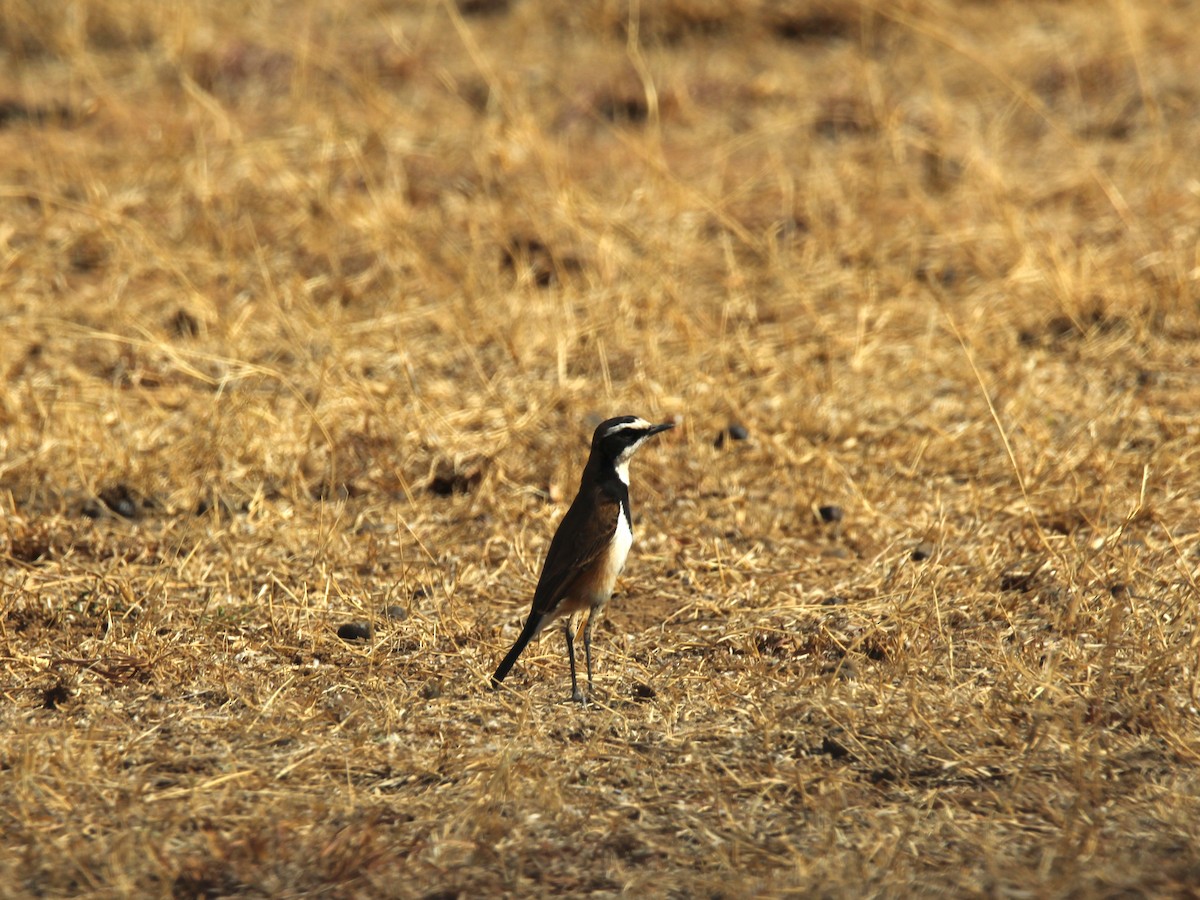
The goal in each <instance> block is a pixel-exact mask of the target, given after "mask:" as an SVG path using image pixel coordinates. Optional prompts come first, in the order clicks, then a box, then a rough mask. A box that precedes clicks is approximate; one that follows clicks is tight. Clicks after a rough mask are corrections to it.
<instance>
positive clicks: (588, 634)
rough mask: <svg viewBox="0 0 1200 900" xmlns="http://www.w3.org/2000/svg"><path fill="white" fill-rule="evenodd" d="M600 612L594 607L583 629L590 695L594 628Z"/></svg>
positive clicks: (589, 691) (590, 691)
mask: <svg viewBox="0 0 1200 900" xmlns="http://www.w3.org/2000/svg"><path fill="white" fill-rule="evenodd" d="M599 613H600V610H599V609H598V608H597V607H594V606H593V607H592V611H591V612H589V613H588V620H587V625H585V626H584V627H583V655H584V657H585V658H586V660H587V676H588V694H589V695H590V694H591V693H592V628H593V627H594V626H595V624H596V617H597V616H598V615H599Z"/></svg>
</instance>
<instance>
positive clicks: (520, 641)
mask: <svg viewBox="0 0 1200 900" xmlns="http://www.w3.org/2000/svg"><path fill="white" fill-rule="evenodd" d="M541 624H542V617H541V616H540V615H538V614H537V613H530V614H529V618H528V619H526V620H525V627H524V628H522V629H521V635H520V637H518V638H517V640H516V643H514V644H513V645H512V649H511V650H509V651H508V656H506V657H504V660H503V661H502V662H501V663H500V665H499V666H497V667H496V674H495V675H493V676H492V690H495V689H496V688H498V687H500V682H502V681H503V680H504V679H505V676H507V675H508V670H509V669H511V668H512V667H513V663H515V662H516V661H517V657H518V656H520V655H521V651H522V650H524V649H525V645H526V644H528V643H529V642H530V641H531V640H533V636H534V635H535V634H537V633H538V627H539V626H540V625H541Z"/></svg>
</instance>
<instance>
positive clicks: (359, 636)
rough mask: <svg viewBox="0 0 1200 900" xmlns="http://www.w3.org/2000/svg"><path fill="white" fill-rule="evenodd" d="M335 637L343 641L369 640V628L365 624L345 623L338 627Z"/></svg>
mask: <svg viewBox="0 0 1200 900" xmlns="http://www.w3.org/2000/svg"><path fill="white" fill-rule="evenodd" d="M337 636H338V637H340V638H341V639H342V640H343V641H366V640H370V638H371V626H370V625H368V624H367V623H366V622H347V623H345V624H344V625H339V626H338V630H337Z"/></svg>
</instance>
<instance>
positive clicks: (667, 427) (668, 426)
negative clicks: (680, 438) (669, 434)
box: [646, 422, 675, 437]
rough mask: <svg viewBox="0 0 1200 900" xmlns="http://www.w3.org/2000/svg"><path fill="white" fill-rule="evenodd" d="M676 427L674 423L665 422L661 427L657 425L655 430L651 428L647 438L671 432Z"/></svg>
mask: <svg viewBox="0 0 1200 900" xmlns="http://www.w3.org/2000/svg"><path fill="white" fill-rule="evenodd" d="M674 427H675V423H674V422H663V423H662V424H661V425H655V426H654V427H653V428H651V429H650V430H649V431H647V432H646V437H653V436H654V435H656V434H658V433H659V432H660V431H670V430H671V429H672V428H674Z"/></svg>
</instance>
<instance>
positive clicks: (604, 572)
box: [576, 513, 633, 608]
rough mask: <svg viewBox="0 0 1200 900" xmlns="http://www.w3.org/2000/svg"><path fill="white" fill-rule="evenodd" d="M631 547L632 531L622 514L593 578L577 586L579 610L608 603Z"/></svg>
mask: <svg viewBox="0 0 1200 900" xmlns="http://www.w3.org/2000/svg"><path fill="white" fill-rule="evenodd" d="M632 546H633V531H631V530H630V528H629V522H628V521H627V520H626V518H625V515H624V513H622V514H621V516H620V518H618V519H617V532H616V534H614V535H613V539H612V543H611V544H609V546H608V553H606V554H605V556H604V559H603V560H602V561H601V562H600V565H599V566H597V567H596V569H595V570H594V571H595V574H594V575H593V577H591V578H589V579H587V581H586V582H584V583H583V584H580V585H579V587H580V588H581V590H579V592H578V594H577V595H576V596H577V598H578V600H577V602H578V603H579V604H580V608H584V607H592V608H595V607H597V606H603V605H604V604H605V603H607V602H608V598H609V597H611V596H612V592H613V588H614V587H615V586H616V584H617V576H618V575H620V574H621V570H622V569H624V568H625V560H626V559H628V558H629V548H630V547H632Z"/></svg>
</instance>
